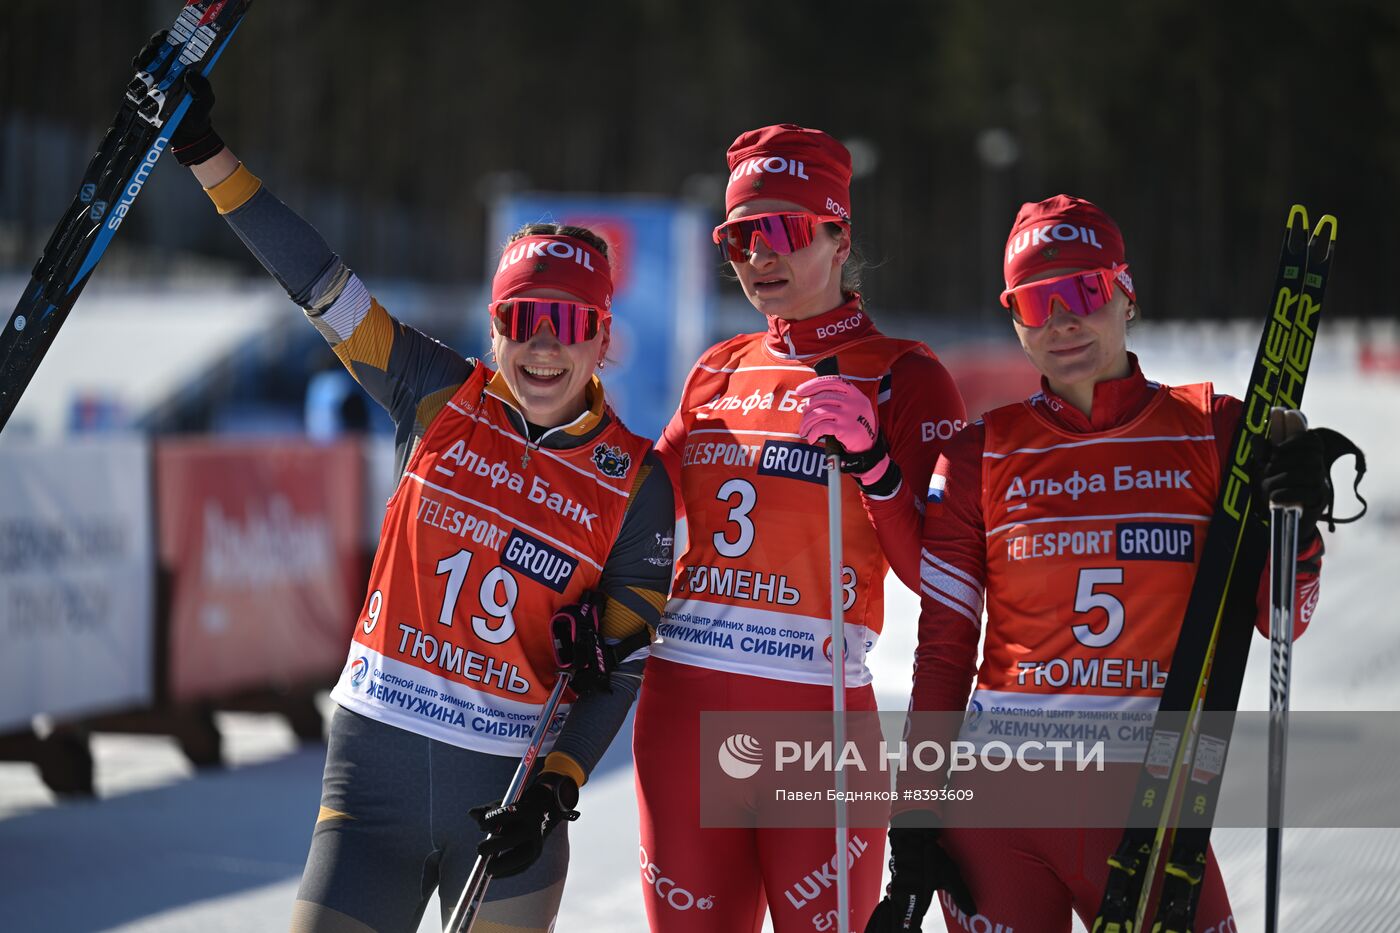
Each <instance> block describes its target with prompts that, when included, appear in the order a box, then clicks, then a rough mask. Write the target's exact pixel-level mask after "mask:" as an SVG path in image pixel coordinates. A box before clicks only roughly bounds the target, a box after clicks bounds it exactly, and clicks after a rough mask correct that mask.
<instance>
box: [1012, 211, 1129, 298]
mask: <svg viewBox="0 0 1400 933" xmlns="http://www.w3.org/2000/svg"><path fill="white" fill-rule="evenodd" d="M1122 261H1123V234H1122V232H1121V231H1120V230H1119V229H1118V225H1117V224H1116V223H1114V222H1113V218H1112V217H1109V216H1108V215H1107V214H1105V213H1104V212H1103V211H1102V210H1100V209H1099V208H1098V207H1097V206H1096V205H1094V204H1091V203H1090V202H1088V201H1085V200H1084V199H1083V198H1074V197H1070V196H1069V195H1067V194H1057V195H1055V196H1054V197H1053V198H1046V199H1045V200H1044V201H1040V202H1038V203H1034V204H1032V203H1030V202H1027V203H1025V204H1022V205H1021V210H1020V211H1018V212H1017V214H1016V222H1015V223H1014V224H1013V225H1012V227H1011V236H1009V237H1008V238H1007V240H1006V263H1005V266H1004V271H1005V273H1006V287H1007V288H1015V287H1016V286H1017V285H1020V284H1021V283H1022V282H1024V281H1025V280H1026V279H1028V278H1030V277H1031V276H1032V275H1035V274H1036V273H1037V272H1042V271H1044V270H1046V269H1107V268H1110V267H1112V266H1113V265H1115V264H1117V263H1121V262H1122Z"/></svg>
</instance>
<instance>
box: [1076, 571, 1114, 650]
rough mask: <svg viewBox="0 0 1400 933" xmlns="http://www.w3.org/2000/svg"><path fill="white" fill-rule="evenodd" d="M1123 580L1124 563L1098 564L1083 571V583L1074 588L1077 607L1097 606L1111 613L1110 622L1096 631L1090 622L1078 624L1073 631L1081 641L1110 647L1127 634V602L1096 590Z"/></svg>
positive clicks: (1081, 609) (1086, 608)
mask: <svg viewBox="0 0 1400 933" xmlns="http://www.w3.org/2000/svg"><path fill="white" fill-rule="evenodd" d="M1122 582H1123V568H1122V567H1098V568H1088V567H1086V568H1085V569H1083V570H1081V571H1079V586H1078V588H1077V589H1075V591H1074V611H1075V612H1089V611H1091V610H1094V609H1102V610H1103V611H1104V612H1106V613H1108V625H1106V626H1104V629H1103V631H1102V632H1095V631H1094V629H1093V628H1092V627H1091V626H1089V625H1088V624H1086V623H1081V624H1079V625H1076V626H1075V627H1074V628H1073V629H1072V631H1073V632H1074V637H1075V638H1077V639H1079V643H1080V644H1081V645H1087V646H1088V647H1090V648H1106V647H1108V646H1109V645H1111V644H1113V643H1114V642H1115V641H1116V640H1117V639H1118V636H1119V635H1121V634H1123V604H1122V603H1121V602H1119V600H1118V597H1117V596H1114V595H1112V594H1110V593H1096V592H1094V587H1096V586H1099V585H1100V584H1104V585H1108V584H1116V583H1122Z"/></svg>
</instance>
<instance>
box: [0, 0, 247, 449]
mask: <svg viewBox="0 0 1400 933" xmlns="http://www.w3.org/2000/svg"><path fill="white" fill-rule="evenodd" d="M250 3H251V0H188V2H187V3H186V4H185V6H184V8H183V9H181V11H180V15H179V16H178V17H177V18H176V20H175V22H174V24H173V25H172V26H171V27H170V30H169V33H168V35H167V37H166V40H165V42H164V43H162V44H161V46H160V47H159V48H158V49H157V50H156V51H155V53H154V54H153V55H152V57H151V60H150V61H149V62H146V63H144V65H143V68H142V70H141V71H139V72H137V74H136V75H135V77H133V78H132V80H131V82H130V83H129V84H128V85H127V88H126V93H125V95H124V96H123V98H122V103H121V107H120V109H118V111H117V116H116V119H114V120H113V121H112V125H111V126H110V127H109V128H108V130H107V133H106V135H104V136H103V137H102V142H101V143H100V144H99V146H98V148H97V153H96V154H95V155H94V156H93V158H92V161H91V162H90V163H88V167H87V170H86V171H85V172H84V173H83V179H82V181H81V183H80V184H79V185H78V195H77V197H76V198H74V200H73V203H72V205H70V206H69V208H68V210H67V211H66V212H65V213H64V214H63V216H62V217H61V218H60V219H59V222H58V225H57V227H55V229H54V232H53V234H52V236H50V237H49V241H48V244H47V245H46V246H45V247H44V251H43V253H42V254H41V255H40V256H39V261H38V262H37V263H36V264H35V265H34V271H33V273H32V275H31V278H30V280H29V284H28V285H26V286H25V289H24V293H23V294H22V295H21V296H20V299H19V303H18V304H17V305H16V307H15V310H14V313H13V314H11V315H10V319H9V321H8V322H7V323H6V325H5V329H4V330H3V331H0V430H3V429H4V427H5V424H6V423H7V422H8V421H9V420H10V415H11V414H13V413H14V410H15V406H16V405H18V404H19V400H20V396H21V395H23V394H24V390H25V388H26V387H27V386H28V385H29V382H30V380H31V379H33V378H34V372H35V370H37V369H38V368H39V363H40V362H41V361H42V360H43V358H44V354H45V353H47V352H48V349H49V347H50V346H51V345H52V344H53V341H54V338H55V337H56V336H57V335H58V330H59V328H60V327H62V326H63V322H64V321H65V320H67V318H68V314H69V312H70V311H72V309H73V304H74V303H75V302H76V301H77V300H78V295H79V294H80V293H81V292H82V290H83V286H84V285H86V284H87V281H88V279H89V278H90V277H91V275H92V271H93V269H94V268H96V266H97V263H98V262H99V261H100V260H101V259H102V256H103V254H104V253H105V252H106V251H107V246H108V244H110V243H111V241H112V237H113V236H115V235H116V232H117V229H118V228H119V227H120V226H121V224H122V221H123V220H124V219H125V218H126V215H127V214H128V213H129V212H130V210H131V207H132V205H133V204H134V203H135V201H136V197H137V195H139V194H140V193H141V189H142V187H144V185H145V184H146V180H147V179H148V178H149V177H150V174H151V172H152V171H153V170H154V169H155V165H156V161H157V160H158V159H159V158H160V156H161V154H162V153H163V152H164V151H165V149H166V147H167V145H168V144H169V142H170V135H171V134H172V133H173V132H175V127H177V126H178V125H179V123H180V120H181V119H182V118H183V117H184V115H185V111H186V110H187V109H189V102H188V100H187V94H186V92H185V90H184V82H183V81H182V80H181V77H182V76H183V74H184V72H185V69H187V68H197V69H199V70H200V71H201V73H203V74H206V75H207V74H208V73H209V72H210V71H211V70H212V69H213V67H214V62H215V61H217V60H218V57H219V55H220V54H221V53H222V52H223V49H224V44H225V43H226V42H228V40H229V38H230V37H231V36H232V35H233V33H234V31H235V30H236V29H237V28H238V25H239V23H240V22H242V20H243V14H244V13H246V12H247V10H248V7H249V5H250Z"/></svg>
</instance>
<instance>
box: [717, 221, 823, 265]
mask: <svg viewBox="0 0 1400 933" xmlns="http://www.w3.org/2000/svg"><path fill="white" fill-rule="evenodd" d="M832 222H834V223H839V224H842V225H845V224H846V220H845V219H844V218H842V217H837V216H836V215H835V214H808V213H805V212H799V211H776V212H774V213H771V214H750V215H749V216H747V217H740V218H739V219H738V220H730V221H726V222H725V223H722V224H720V225H719V226H718V227H716V228H715V232H714V241H715V245H717V246H718V247H719V255H720V258H721V259H723V260H724V261H725V262H747V261H748V258H749V256H750V255H751V254H752V253H753V250H754V242H755V241H757V240H762V241H763V243H764V245H766V246H767V247H768V248H769V249H771V250H772V251H773V252H775V253H777V254H778V255H779V256H787V255H789V254H791V253H795V252H797V251H798V250H799V249H802V248H803V247H806V246H809V245H811V243H812V237H813V236H814V235H815V233H816V229H817V224H820V223H832Z"/></svg>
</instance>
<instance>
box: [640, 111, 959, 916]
mask: <svg viewBox="0 0 1400 933" xmlns="http://www.w3.org/2000/svg"><path fill="white" fill-rule="evenodd" d="M728 165H729V172H730V175H729V185H728V188H727V189H726V191H725V207H726V210H727V216H726V218H725V222H724V223H722V224H720V225H719V226H718V227H717V228H716V229H715V230H714V233H713V240H714V242H715V244H716V246H717V247H718V248H719V252H720V255H721V257H723V259H724V260H725V261H726V262H728V263H729V264H730V266H731V267H732V269H733V270H734V274H735V276H736V277H737V278H738V280H739V284H740V286H741V287H742V288H743V291H744V296H745V297H746V298H747V299H748V300H749V303H750V304H752V305H753V307H754V309H755V310H756V311H758V312H759V313H760V314H761V315H763V321H764V324H765V328H764V330H762V331H760V332H758V333H753V334H741V335H739V336H737V337H734V338H733V339H730V340H726V341H724V342H722V343H720V344H717V345H716V346H714V347H711V348H710V349H709V350H707V351H706V352H705V353H704V355H702V356H701V358H700V360H699V361H698V362H697V363H696V365H695V367H694V369H693V370H692V372H691V375H690V378H689V379H688V380H687V381H686V385H685V388H684V390H683V392H682V397H681V400H680V405H679V406H678V408H677V411H676V414H675V417H674V418H673V419H672V420H671V423H670V424H669V425H667V427H666V430H665V432H664V433H663V435H662V437H661V439H660V441H658V443H657V451H658V453H660V454H661V455H662V456H663V458H664V459H665V461H666V463H667V465H668V467H672V468H673V469H674V473H675V475H676V476H677V477H678V480H679V485H680V489H681V491H682V496H683V499H684V508H685V517H686V525H687V530H688V534H687V541H686V547H685V550H684V552H683V553H680V554H678V556H677V567H678V571H679V572H678V573H677V574H676V582H675V585H674V587H673V589H672V593H671V599H670V601H669V602H668V604H667V607H666V613H665V617H664V622H663V624H662V627H661V629H660V635H661V638H660V640H659V641H658V642H657V644H656V646H655V650H654V656H653V658H652V660H651V661H650V662H649V667H648V670H647V676H646V679H645V681H644V683H643V687H642V698H641V700H640V701H639V703H638V707H637V721H636V730H635V732H634V734H633V753H634V755H635V758H636V769H637V791H638V799H639V803H640V808H641V825H642V852H643V857H642V865H643V868H642V878H643V880H644V881H648V882H649V880H654V879H648V877H647V876H648V872H649V869H648V867H647V866H649V865H652V866H654V865H663V866H665V868H666V871H667V872H668V873H670V875H671V877H675V878H683V879H685V883H686V885H687V886H688V887H689V888H690V889H691V890H694V891H697V892H699V891H703V892H704V893H705V894H706V895H708V896H709V897H710V902H709V904H708V906H707V908H706V909H705V910H703V911H701V910H689V909H682V908H683V907H688V905H679V906H678V904H677V903H675V902H673V901H672V900H671V899H669V898H668V897H666V896H665V895H666V891H665V890H664V889H663V888H662V887H661V885H660V884H655V885H653V884H651V883H647V884H644V885H643V892H644V897H645V899H646V907H647V917H648V919H649V921H650V923H651V928H652V929H653V930H660V931H665V933H686V931H696V933H700V931H710V930H752V929H757V928H758V927H759V926H760V925H761V924H762V919H763V915H764V913H765V912H767V913H769V914H770V915H771V917H772V920H773V928H774V930H776V931H777V933H789V931H796V930H812V929H814V928H815V929H835V928H836V917H837V913H838V910H839V904H840V900H841V899H840V898H839V897H838V894H837V892H836V890H834V887H835V886H830V887H828V886H826V885H822V886H821V888H820V890H816V891H812V892H811V894H812V896H810V897H808V896H805V895H804V896H800V897H799V896H796V895H795V892H797V891H804V892H805V891H806V887H805V886H807V885H809V884H811V880H810V879H811V877H813V876H811V875H810V873H811V872H812V870H813V867H814V866H827V865H831V866H833V867H834V866H835V865H836V864H837V863H836V861H835V860H836V858H837V854H836V841H835V836H834V834H833V833H832V831H831V830H830V829H822V828H818V827H813V828H802V829H797V828H764V829H758V830H744V829H726V828H712V827H704V826H702V825H701V812H700V803H699V794H698V793H697V784H698V782H699V781H700V780H701V778H700V774H701V760H700V758H699V757H698V756H699V745H700V737H699V723H700V711H701V710H706V711H735V712H737V711H740V710H756V709H768V710H823V711H825V710H831V709H832V708H833V706H834V699H835V687H834V686H833V685H832V681H833V670H832V663H833V662H832V660H831V659H832V656H833V655H832V653H831V645H832V641H833V638H832V634H833V633H832V625H833V623H832V618H833V615H834V612H833V610H834V608H835V607H833V605H832V598H831V571H832V559H833V558H834V559H835V560H836V561H839V564H838V566H837V567H836V570H837V572H838V573H839V574H840V576H841V581H842V586H843V590H842V592H843V594H844V595H843V604H842V610H843V612H844V623H845V643H846V649H845V650H846V658H847V664H846V682H847V685H848V689H847V690H846V695H845V697H844V702H845V704H846V708H847V709H851V710H870V709H873V708H874V702H875V700H874V691H873V689H872V687H871V684H870V681H871V674H870V671H869V669H868V668H867V666H866V652H867V651H868V650H870V649H871V648H873V647H874V645H875V642H876V640H877V639H878V638H879V636H880V631H881V628H882V626H883V623H884V605H883V597H884V589H883V587H884V579H885V575H886V572H887V571H888V570H889V566H890V565H889V564H888V563H887V562H886V559H885V556H884V555H885V553H888V552H890V551H891V547H890V546H889V544H888V543H887V542H886V540H885V537H884V536H883V535H879V534H878V533H877V530H876V528H875V526H874V525H873V524H872V521H871V519H870V517H869V516H868V515H867V514H866V510H869V511H870V512H872V513H873V512H876V511H885V512H890V513H891V514H893V515H895V516H896V517H902V516H903V515H904V514H905V513H906V511H907V512H909V513H913V512H914V501H915V496H918V497H919V498H922V495H923V490H924V488H925V486H926V485H927V480H928V476H929V473H930V471H931V469H932V466H933V462H934V460H935V458H936V457H937V455H938V451H939V449H940V448H941V446H942V444H943V440H945V439H946V435H945V436H944V438H943V439H940V438H939V437H938V432H937V431H935V430H930V429H931V428H933V427H934V426H935V425H937V424H939V423H945V424H949V425H951V424H954V423H956V424H958V425H961V424H962V419H963V416H964V411H963V403H962V398H961V396H959V394H958V390H957V387H956V386H955V385H954V384H953V381H952V378H951V377H950V376H949V375H948V373H947V371H946V370H945V369H944V368H943V365H942V364H941V363H940V362H939V361H938V358H937V357H936V356H934V354H933V352H932V351H931V350H929V348H928V347H926V346H924V345H923V344H921V343H915V342H914V341H909V340H897V339H894V338H892V337H887V336H885V335H884V334H882V333H880V331H879V330H878V329H877V328H876V326H875V322H874V321H872V320H871V318H870V314H869V311H868V310H867V308H866V305H865V301H864V300H863V299H862V298H861V296H860V295H859V294H858V293H857V292H855V291H854V290H853V288H852V284H853V279H852V276H851V275H850V257H851V223H852V221H851V217H852V210H851V203H850V191H849V187H850V180H851V157H850V153H849V152H847V150H846V147H845V146H843V145H842V144H841V143H840V142H838V141H837V140H835V139H833V138H832V137H831V136H829V135H827V134H826V133H824V132H822V131H820V130H814V129H808V128H805V127H801V126H795V125H793V124H782V125H778V126H766V127H763V128H761V129H757V130H752V131H750V132H747V133H742V134H740V136H739V137H738V138H737V139H736V140H735V141H734V143H733V145H732V146H730V148H729V153H728ZM828 359H830V360H832V361H834V362H835V365H836V367H837V369H838V370H839V372H840V375H834V376H822V377H817V375H816V372H815V370H814V367H816V366H817V365H818V363H820V362H822V361H824V360H828ZM823 369H825V366H823ZM823 436H832V437H835V438H836V439H837V440H838V441H839V443H840V444H841V445H842V447H843V449H844V454H843V456H842V458H841V469H842V472H843V473H849V474H851V476H850V477H849V478H844V477H843V478H842V480H841V483H840V486H841V495H842V500H843V503H844V504H843V505H842V511H843V516H844V521H843V522H842V526H841V528H840V534H841V539H840V540H841V542H842V547H841V552H840V553H838V554H835V555H832V554H830V552H829V548H828V545H827V542H828V540H829V539H828V512H827V488H826V483H827V478H826V463H825V458H824V456H823V453H822V447H821V440H820V439H821V438H822V437H823ZM862 506H864V508H863V507H862ZM896 524H897V523H896ZM905 536H907V537H908V539H909V540H916V539H917V526H916V524H915V523H914V522H913V521H909V522H906V523H905V524H904V525H903V526H900V527H899V528H898V529H897V531H896V533H895V535H894V537H895V538H896V539H898V540H899V541H903V540H904V537H905ZM908 550H909V549H908V548H904V547H895V548H893V551H894V552H895V553H907V552H908ZM916 553H917V552H916ZM906 563H910V562H906ZM906 569H907V568H906ZM736 630H737V631H740V632H746V633H759V632H762V633H771V634H769V635H768V636H767V637H762V638H754V637H730V635H729V634H728V633H730V632H732V631H736ZM871 754H874V752H873V751H872V752H871ZM851 833H852V836H851V843H850V845H851V846H853V847H855V849H858V850H859V851H860V852H861V853H863V855H862V857H861V858H859V859H858V860H857V861H856V862H855V864H854V865H853V867H852V869H851V873H850V898H849V904H850V916H849V917H848V918H847V920H846V921H845V926H846V928H848V929H849V928H853V927H854V926H858V925H859V924H861V923H863V922H864V919H865V916H866V915H867V914H868V913H869V912H870V910H871V908H872V907H873V906H874V904H875V900H876V899H877V897H878V888H879V884H880V871H881V866H882V862H883V859H882V857H881V851H880V849H881V844H882V841H883V827H874V828H856V829H853V830H852V831H851ZM843 857H844V855H843ZM823 870H824V869H823Z"/></svg>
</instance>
